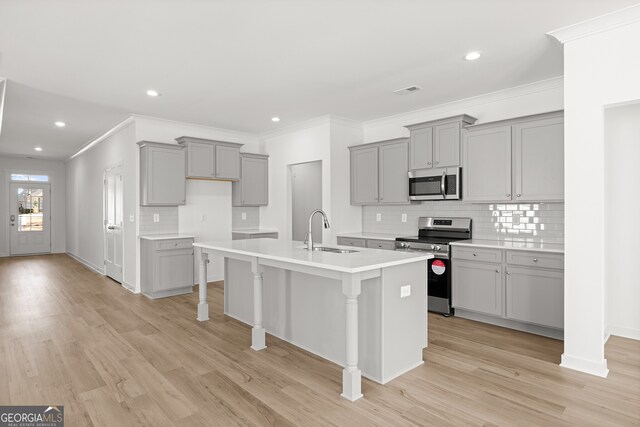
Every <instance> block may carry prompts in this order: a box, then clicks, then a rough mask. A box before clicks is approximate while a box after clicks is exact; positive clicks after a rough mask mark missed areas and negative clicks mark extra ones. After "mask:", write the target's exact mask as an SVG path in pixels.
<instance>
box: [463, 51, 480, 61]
mask: <svg viewBox="0 0 640 427" xmlns="http://www.w3.org/2000/svg"><path fill="white" fill-rule="evenodd" d="M481 56H482V54H481V53H480V52H478V51H475V50H474V51H473V52H469V53H467V54H466V55H465V57H464V59H466V60H467V61H475V60H476V59H478V58H480V57H481Z"/></svg>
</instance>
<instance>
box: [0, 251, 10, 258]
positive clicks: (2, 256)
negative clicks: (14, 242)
mask: <svg viewBox="0 0 640 427" xmlns="http://www.w3.org/2000/svg"><path fill="white" fill-rule="evenodd" d="M8 256H9V252H0V258H4V257H8Z"/></svg>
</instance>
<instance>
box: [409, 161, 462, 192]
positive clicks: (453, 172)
mask: <svg viewBox="0 0 640 427" xmlns="http://www.w3.org/2000/svg"><path fill="white" fill-rule="evenodd" d="M460 178H461V176H460V168H459V167H455V168H440V169H418V170H412V171H409V199H410V200H458V199H460V198H461V194H460Z"/></svg>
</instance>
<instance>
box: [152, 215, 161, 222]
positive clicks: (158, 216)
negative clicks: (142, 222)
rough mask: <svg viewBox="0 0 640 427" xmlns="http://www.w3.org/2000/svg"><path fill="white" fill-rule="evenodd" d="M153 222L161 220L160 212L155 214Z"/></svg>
mask: <svg viewBox="0 0 640 427" xmlns="http://www.w3.org/2000/svg"><path fill="white" fill-rule="evenodd" d="M153 222H160V214H153Z"/></svg>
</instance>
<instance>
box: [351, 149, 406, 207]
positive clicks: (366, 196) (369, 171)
mask: <svg viewBox="0 0 640 427" xmlns="http://www.w3.org/2000/svg"><path fill="white" fill-rule="evenodd" d="M349 149H350V150H351V204H352V205H399V204H409V182H408V172H409V151H408V150H409V146H408V141H407V139H406V138H399V139H393V140H389V141H381V142H376V143H371V144H362V145H356V146H352V147H349Z"/></svg>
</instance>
